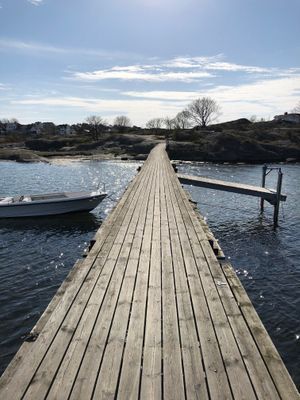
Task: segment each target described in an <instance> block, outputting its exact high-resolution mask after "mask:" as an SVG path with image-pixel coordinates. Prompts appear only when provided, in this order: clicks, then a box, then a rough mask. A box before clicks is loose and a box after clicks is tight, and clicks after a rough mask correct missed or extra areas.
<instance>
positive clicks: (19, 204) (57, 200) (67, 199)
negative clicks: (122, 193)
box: [0, 192, 107, 208]
mask: <svg viewBox="0 0 300 400" xmlns="http://www.w3.org/2000/svg"><path fill="white" fill-rule="evenodd" d="M69 193H70V192H69ZM74 193H75V192H74ZM87 193H88V192H87ZM33 196H34V195H33ZM106 196H107V193H104V192H103V193H100V194H96V195H92V196H91V195H89V196H78V197H65V198H63V197H61V198H55V199H47V200H33V201H28V202H26V201H16V202H12V203H8V204H1V203H0V207H1V208H2V207H4V208H5V207H22V206H33V205H38V204H42V205H44V204H53V203H62V202H64V203H65V202H72V201H78V200H94V199H99V198H101V197H102V198H105V197H106Z"/></svg>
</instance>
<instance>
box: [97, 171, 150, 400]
mask: <svg viewBox="0 0 300 400" xmlns="http://www.w3.org/2000/svg"><path fill="white" fill-rule="evenodd" d="M153 182H154V183H155V170H154V179H153V180H152V181H151V182H150V183H149V184H148V185H147V186H146V187H145V191H144V193H143V201H142V202H141V203H143V207H142V208H141V214H140V216H139V220H138V224H137V227H136V230H135V235H134V239H133V245H132V249H131V252H130V254H129V257H128V261H127V268H126V273H125V276H124V280H123V283H122V287H121V290H120V295H119V298H118V301H117V305H116V310H115V314H114V317H113V321H112V326H111V329H110V332H109V337H108V341H107V344H106V347H105V352H104V355H103V359H102V363H101V368H100V371H99V375H98V377H97V383H96V386H95V390H94V397H95V398H101V399H113V398H115V394H116V393H117V383H118V377H119V373H120V370H121V361H122V356H123V349H124V347H125V345H126V339H127V335H126V333H127V328H128V323H129V317H130V310H131V306H132V300H133V296H134V291H135V288H136V277H137V270H138V266H139V257H140V252H141V246H142V240H143V234H144V230H145V222H146V215H147V210H148V207H149V197H150V194H151V192H152V191H153V190H152V185H153ZM123 368H125V369H126V365H123ZM127 368H130V365H127ZM121 398H122V397H121Z"/></svg>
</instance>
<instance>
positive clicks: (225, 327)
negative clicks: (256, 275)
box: [0, 144, 299, 400]
mask: <svg viewBox="0 0 300 400" xmlns="http://www.w3.org/2000/svg"><path fill="white" fill-rule="evenodd" d="M207 231H208V230H205V229H204V227H203V224H202V223H201V218H200V217H199V214H198V212H197V210H196V209H195V207H194V206H193V203H192V202H191V201H190V199H189V198H188V196H187V194H186V192H185V191H184V190H183V189H182V187H181V184H180V182H179V180H178V178H177V176H176V174H175V172H174V171H173V168H172V166H171V163H170V161H169V158H168V156H167V153H166V151H165V146H164V145H162V144H160V145H158V146H156V147H155V148H154V149H153V150H152V151H151V153H150V155H149V157H148V159H147V160H146V161H145V163H144V165H143V167H142V169H141V171H140V172H139V173H138V174H137V176H136V177H135V179H134V180H133V181H132V182H131V183H130V184H129V186H128V188H127V189H126V191H125V192H124V194H123V196H122V198H121V199H120V200H119V202H118V204H117V205H116V207H115V208H114V210H113V212H112V213H111V214H110V215H109V216H108V218H107V219H106V220H105V221H104V223H103V224H102V225H101V227H100V229H99V231H98V232H97V234H96V235H95V241H94V242H93V243H94V244H93V246H92V247H91V248H90V251H89V253H88V254H87V256H86V257H85V258H84V259H83V260H81V261H80V262H78V263H76V264H75V266H74V267H73V269H72V270H71V272H70V274H69V276H68V277H67V278H66V280H65V281H64V283H63V284H62V286H61V287H60V288H59V290H58V292H57V294H56V295H55V297H54V298H53V300H52V301H51V303H50V304H49V306H48V308H47V309H46V311H45V312H44V314H43V315H42V317H41V318H40V320H39V321H38V323H37V325H36V326H35V327H34V328H33V330H32V332H31V333H30V335H29V336H28V339H27V340H26V341H25V342H24V343H23V345H22V346H21V348H20V350H19V351H18V353H17V354H16V356H15V357H14V359H13V360H12V362H11V363H10V365H9V366H8V368H7V369H6V371H5V372H4V374H3V375H2V377H1V379H0V398H1V400H2V399H3V400H20V399H24V400H42V399H56V400H58V399H61V400H65V399H70V400H72V399H73V400H74V399H84V400H86V399H97V400H98V399H122V400H123V399H125V400H127V399H133V400H134V399H143V400H144V399H147V400H148V399H155V400H156V399H166V400H167V399H172V400H177V399H178V400H182V399H207V400H208V399H210V400H218V399H222V400H223V399H236V400H243V399H244V400H252V399H253V400H254V399H261V400H266V399H270V400H276V399H284V400H295V399H299V393H298V391H297V389H296V387H295V385H294V383H293V381H292V379H291V377H290V375H289V373H288V371H287V369H286V367H285V365H284V364H283V362H282V359H281V357H280V356H279V354H278V352H277V350H276V348H275V347H274V345H273V343H272V341H271V339H270V337H269V335H268V333H267V332H266V330H265V328H264V327H263V324H262V322H261V321H260V319H259V317H258V315H257V313H256V311H255V309H254V307H253V305H252V304H251V301H250V299H249V297H248V296H247V294H246V292H245V290H244V288H243V287H242V285H241V283H240V281H239V280H238V278H237V276H236V274H235V272H234V269H233V268H232V266H231V265H230V264H229V263H228V262H227V261H226V260H223V261H221V260H218V259H217V256H216V255H215V252H214V251H213V248H212V246H211V244H210V242H211V233H209V236H208V235H207Z"/></svg>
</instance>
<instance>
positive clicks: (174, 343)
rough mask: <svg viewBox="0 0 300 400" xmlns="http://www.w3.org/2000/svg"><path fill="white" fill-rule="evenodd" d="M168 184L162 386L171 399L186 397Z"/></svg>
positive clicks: (163, 244)
mask: <svg viewBox="0 0 300 400" xmlns="http://www.w3.org/2000/svg"><path fill="white" fill-rule="evenodd" d="M165 196H166V195H165V185H164V184H162V185H161V205H160V207H161V252H162V309H163V317H162V324H163V329H162V332H163V390H164V396H165V398H168V399H183V398H185V387H184V372H183V369H182V354H181V339H180V332H179V326H178V314H177V305H176V293H175V285H174V266H173V258H172V252H171V242H170V232H169V221H168V218H167V204H166V197H165Z"/></svg>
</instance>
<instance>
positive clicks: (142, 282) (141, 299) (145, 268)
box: [118, 166, 158, 399]
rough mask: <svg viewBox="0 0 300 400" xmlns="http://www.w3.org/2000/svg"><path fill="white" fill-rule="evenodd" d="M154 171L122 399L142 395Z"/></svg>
mask: <svg viewBox="0 0 300 400" xmlns="http://www.w3.org/2000/svg"><path fill="white" fill-rule="evenodd" d="M155 174H156V175H155V178H154V183H155V187H154V188H153V189H152V191H151V196H150V199H149V205H148V209H147V216H146V224H145V230H144V232H143V240H142V247H141V253H140V257H139V266H138V271H137V280H136V289H135V292H134V298H133V302H132V310H131V316H130V322H129V326H128V333H127V340H126V346H125V351H124V356H123V364H122V371H121V375H120V383H119V387H118V397H119V398H120V399H122V398H123V399H137V398H138V397H139V388H140V379H141V371H142V353H143V344H144V334H145V319H146V305H147V292H148V281H149V268H150V258H151V240H152V235H153V229H152V228H153V219H154V205H155V196H156V195H157V192H158V166H156V172H155Z"/></svg>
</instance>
